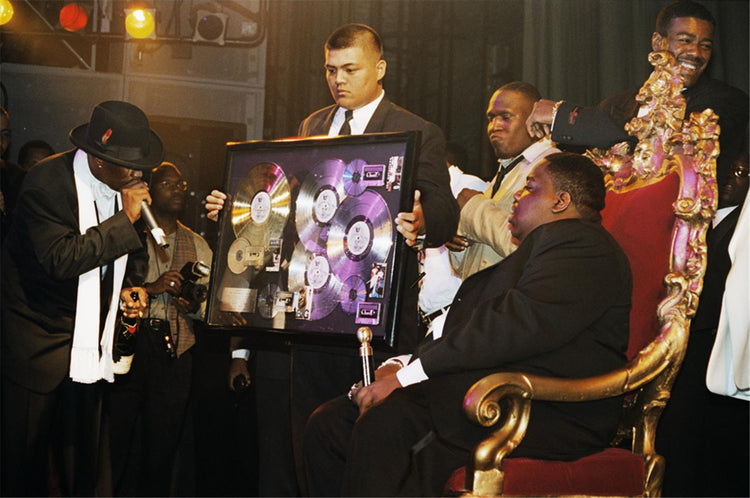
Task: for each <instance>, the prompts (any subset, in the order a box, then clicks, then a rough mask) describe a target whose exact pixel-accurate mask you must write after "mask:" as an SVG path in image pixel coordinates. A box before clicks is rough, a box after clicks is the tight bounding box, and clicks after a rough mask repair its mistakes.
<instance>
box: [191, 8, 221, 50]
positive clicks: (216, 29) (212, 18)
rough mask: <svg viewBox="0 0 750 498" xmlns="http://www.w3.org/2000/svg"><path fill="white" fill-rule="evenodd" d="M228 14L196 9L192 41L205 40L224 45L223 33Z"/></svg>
mask: <svg viewBox="0 0 750 498" xmlns="http://www.w3.org/2000/svg"><path fill="white" fill-rule="evenodd" d="M227 19H229V16H227V15H226V14H222V13H220V12H209V11H206V10H198V11H197V12H196V20H195V32H194V33H193V41H205V42H211V43H216V44H217V45H224V34H225V33H226V29H227Z"/></svg>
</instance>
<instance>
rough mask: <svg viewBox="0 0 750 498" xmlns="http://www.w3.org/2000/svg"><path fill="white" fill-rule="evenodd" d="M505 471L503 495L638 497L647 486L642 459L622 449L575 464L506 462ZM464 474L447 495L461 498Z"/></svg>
mask: <svg viewBox="0 0 750 498" xmlns="http://www.w3.org/2000/svg"><path fill="white" fill-rule="evenodd" d="M503 469H504V470H505V483H504V486H503V494H504V495H517V496H518V495H522V496H548V495H560V494H584V495H599V496H638V495H642V494H643V483H644V482H645V470H644V464H643V458H641V457H640V456H638V455H636V454H634V453H631V452H630V451H628V450H624V449H621V448H608V449H606V450H604V451H602V452H599V453H596V454H594V455H590V456H587V457H584V458H581V459H579V460H575V461H573V462H558V461H554V460H532V459H530V458H506V459H505V460H503ZM465 472H466V468H465V467H461V468H460V469H457V470H456V471H455V472H453V475H451V478H450V479H449V480H448V483H447V484H446V489H445V491H446V493H445V494H447V495H452V496H456V495H458V494H460V492H461V490H462V489H463V487H464V474H465Z"/></svg>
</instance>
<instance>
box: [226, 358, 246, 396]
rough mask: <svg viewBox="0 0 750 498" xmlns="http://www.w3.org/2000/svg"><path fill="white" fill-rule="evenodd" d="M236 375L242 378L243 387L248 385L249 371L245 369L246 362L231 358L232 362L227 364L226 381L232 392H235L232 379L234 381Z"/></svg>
mask: <svg viewBox="0 0 750 498" xmlns="http://www.w3.org/2000/svg"><path fill="white" fill-rule="evenodd" d="M238 375H239V376H241V377H242V379H243V381H244V384H245V385H248V384H250V371H249V370H248V369H247V362H246V361H245V360H243V359H242V358H232V361H230V362H229V379H228V380H229V389H231V390H232V391H236V389H235V385H234V379H236V378H237V376H238Z"/></svg>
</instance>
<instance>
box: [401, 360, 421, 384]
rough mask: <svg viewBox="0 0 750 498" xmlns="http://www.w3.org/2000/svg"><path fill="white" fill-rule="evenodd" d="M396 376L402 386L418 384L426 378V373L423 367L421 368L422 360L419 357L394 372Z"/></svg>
mask: <svg viewBox="0 0 750 498" xmlns="http://www.w3.org/2000/svg"><path fill="white" fill-rule="evenodd" d="M396 377H397V378H398V382H399V383H400V384H401V386H402V387H406V386H410V385H412V384H418V383H419V382H424V381H426V380H427V379H428V377H427V374H426V373H424V369H423V368H422V361H421V360H420V359H419V358H417V359H416V360H414V361H413V362H411V363H409V364H408V365H406V366H405V367H404V368H402V369H401V370H399V371H398V372H396Z"/></svg>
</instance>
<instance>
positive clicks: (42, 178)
mask: <svg viewBox="0 0 750 498" xmlns="http://www.w3.org/2000/svg"><path fill="white" fill-rule="evenodd" d="M70 140H71V142H73V144H74V145H75V146H76V148H74V149H72V150H69V151H67V152H63V153H61V154H58V155H55V156H52V157H50V158H48V159H45V160H44V161H41V162H40V163H38V164H37V165H36V166H35V167H34V168H32V169H31V170H30V171H29V173H28V174H27V175H26V178H25V179H24V182H23V184H22V186H21V191H20V192H19V195H18V201H17V207H16V210H15V212H14V220H13V223H12V227H11V229H10V233H9V234H8V236H7V239H6V241H5V245H4V247H3V254H2V257H3V260H2V300H3V302H2V460H0V465H1V466H2V472H1V473H0V478H1V479H2V480H1V481H0V482H1V484H0V487H1V490H0V491H2V494H3V495H4V496H23V495H31V496H48V495H49V490H48V489H47V485H48V482H50V475H49V471H48V469H49V467H50V465H49V448H50V443H51V441H52V440H53V436H54V437H61V439H62V453H63V455H64V457H63V458H62V459H58V460H57V462H56V464H55V465H54V468H55V469H56V471H57V473H58V474H59V485H60V486H61V488H62V490H61V491H62V493H63V494H64V495H79V496H91V495H93V494H94V485H95V482H96V468H97V461H96V454H97V448H96V446H97V444H98V432H99V420H100V416H99V415H100V401H99V400H100V397H99V395H98V394H99V390H100V388H101V381H102V380H106V381H108V382H113V381H114V374H113V369H112V366H113V361H112V343H113V336H114V331H115V321H116V316H117V308H118V305H119V302H120V300H122V301H123V306H122V307H123V308H124V313H125V314H126V315H128V316H137V315H138V314H139V312H140V311H141V310H142V309H143V307H145V304H146V303H147V302H148V296H147V294H146V293H145V291H143V290H142V289H140V290H139V300H138V301H134V300H133V299H132V298H131V297H130V289H128V290H125V289H122V283H123V277H124V272H125V266H126V262H127V255H128V253H129V252H132V251H135V250H137V249H140V248H141V241H140V238H139V237H138V233H137V232H136V230H135V229H134V228H133V223H134V222H135V221H136V220H138V219H139V218H140V216H141V201H143V200H146V201H147V202H150V201H151V198H150V196H149V191H148V185H147V184H146V183H145V182H144V181H143V180H142V175H143V173H142V172H143V171H147V170H150V169H151V168H153V167H155V166H157V165H158V164H159V163H160V162H161V161H162V159H163V157H164V149H163V146H162V142H161V140H160V139H159V137H158V136H157V135H156V133H154V132H153V131H152V130H151V129H150V127H149V123H148V119H147V118H146V115H145V114H144V113H143V111H141V110H140V109H138V108H137V107H135V106H134V105H132V104H128V103H126V102H119V101H107V102H102V103H101V104H99V105H97V106H96V107H95V108H94V110H93V113H92V115H91V119H90V121H89V123H87V124H84V125H81V126H79V127H77V128H74V129H73V130H71V132H70ZM57 424H60V425H57ZM58 456H60V455H58Z"/></svg>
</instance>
